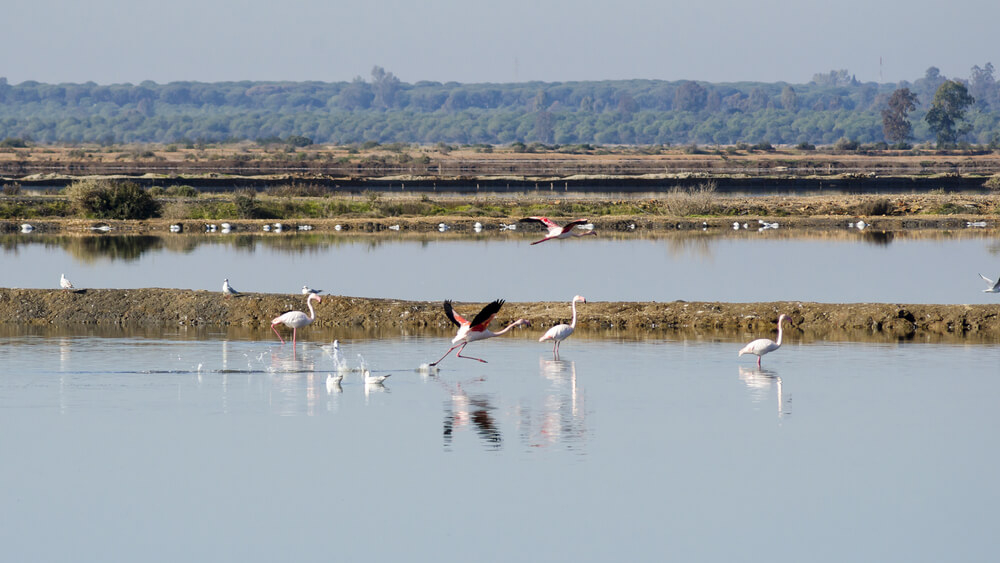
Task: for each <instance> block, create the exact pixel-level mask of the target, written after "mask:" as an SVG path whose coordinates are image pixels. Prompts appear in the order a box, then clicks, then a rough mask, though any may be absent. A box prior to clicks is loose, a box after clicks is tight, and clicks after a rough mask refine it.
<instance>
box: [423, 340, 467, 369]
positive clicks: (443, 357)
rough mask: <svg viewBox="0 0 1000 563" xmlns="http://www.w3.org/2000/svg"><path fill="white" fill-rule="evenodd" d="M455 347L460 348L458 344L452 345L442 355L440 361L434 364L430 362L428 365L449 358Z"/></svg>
mask: <svg viewBox="0 0 1000 563" xmlns="http://www.w3.org/2000/svg"><path fill="white" fill-rule="evenodd" d="M462 345H463V346H464V345H465V344H462ZM455 348H458V344H456V345H454V346H452V347H451V348H448V351H447V352H445V353H444V355H443V356H441V358H440V359H439V360H438V361H436V362H434V363H433V364H428V365H430V366H436V365H438V364H440V363H441V360H443V359H445V358H447V357H448V354H451V351H452V350H454V349H455Z"/></svg>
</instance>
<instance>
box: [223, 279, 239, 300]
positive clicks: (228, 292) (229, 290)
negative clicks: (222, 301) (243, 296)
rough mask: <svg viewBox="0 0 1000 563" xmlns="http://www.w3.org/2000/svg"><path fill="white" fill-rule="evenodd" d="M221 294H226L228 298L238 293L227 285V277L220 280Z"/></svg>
mask: <svg viewBox="0 0 1000 563" xmlns="http://www.w3.org/2000/svg"><path fill="white" fill-rule="evenodd" d="M222 294H223V295H225V296H226V299H229V296H230V295H239V294H240V292H238V291H236V289H234V288H233V286H231V285H229V278H226V279H224V280H222Z"/></svg>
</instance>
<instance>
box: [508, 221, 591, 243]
mask: <svg viewBox="0 0 1000 563" xmlns="http://www.w3.org/2000/svg"><path fill="white" fill-rule="evenodd" d="M520 222H521V223H541V224H543V225H545V228H547V229H548V230H549V234H547V235H545V238H543V239H542V240H536V241H535V242H533V243H531V244H538V243H540V242H545V241H547V240H552V239H557V238H569V237H585V236H587V235H594V236H597V233H595V232H594V231H593V230H592V228H591V229H587V230H583V231H580V230H573V229H574V227H578V226H579V227H582V226H583V225H587V224H589V223H590V222H589V221H587V220H586V219H577V220H575V221H570V222H569V223H566V224H565V225H560V224H558V223H556V222H555V221H553V220H552V219H549V218H548V217H526V218H524V219H521V220H520Z"/></svg>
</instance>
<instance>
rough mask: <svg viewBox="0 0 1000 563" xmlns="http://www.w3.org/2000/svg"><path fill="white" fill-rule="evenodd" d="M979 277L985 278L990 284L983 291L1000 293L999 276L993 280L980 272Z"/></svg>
mask: <svg viewBox="0 0 1000 563" xmlns="http://www.w3.org/2000/svg"><path fill="white" fill-rule="evenodd" d="M979 277H981V278H983V279H984V280H986V283H988V284H990V287H989V289H984V290H983V293H1000V278H997V281H993V280H991V279H990V278H988V277H986V276H984V275H982V274H979Z"/></svg>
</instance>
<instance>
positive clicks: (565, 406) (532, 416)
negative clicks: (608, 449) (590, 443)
mask: <svg viewBox="0 0 1000 563" xmlns="http://www.w3.org/2000/svg"><path fill="white" fill-rule="evenodd" d="M539 367H540V371H541V375H542V377H543V378H544V379H545V380H546V381H548V382H549V387H548V388H547V389H546V390H545V393H544V395H543V397H542V400H541V402H540V404H539V405H538V406H532V405H521V406H520V407H519V409H518V410H519V411H520V420H519V425H520V434H521V437H522V440H523V441H524V442H525V443H526V444H527V445H528V446H529V447H531V448H546V447H549V446H552V445H555V444H562V445H563V446H566V447H569V448H576V447H578V446H579V445H580V444H582V443H583V441H584V438H585V437H586V434H587V432H586V425H585V423H586V408H585V404H584V395H583V392H582V389H580V386H579V385H578V384H577V378H576V362H573V361H566V360H549V359H545V358H544V357H542V358H539Z"/></svg>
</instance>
